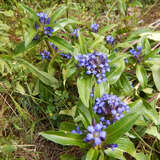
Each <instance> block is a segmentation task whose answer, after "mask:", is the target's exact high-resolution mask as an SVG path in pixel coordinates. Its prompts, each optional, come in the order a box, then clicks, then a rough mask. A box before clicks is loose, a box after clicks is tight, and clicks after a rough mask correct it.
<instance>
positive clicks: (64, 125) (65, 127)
mask: <svg viewBox="0 0 160 160" xmlns="http://www.w3.org/2000/svg"><path fill="white" fill-rule="evenodd" d="M74 129H76V126H75V123H72V122H66V121H64V122H61V123H60V126H59V130H60V131H69V132H72V130H74Z"/></svg>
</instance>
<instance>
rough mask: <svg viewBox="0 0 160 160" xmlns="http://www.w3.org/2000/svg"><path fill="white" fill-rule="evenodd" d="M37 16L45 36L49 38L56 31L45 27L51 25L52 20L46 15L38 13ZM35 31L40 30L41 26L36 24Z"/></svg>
mask: <svg viewBox="0 0 160 160" xmlns="http://www.w3.org/2000/svg"><path fill="white" fill-rule="evenodd" d="M37 16H38V17H39V22H40V23H41V24H42V25H43V30H44V34H45V35H47V36H52V33H53V32H54V29H53V28H51V27H48V26H45V25H48V24H50V18H49V17H48V15H47V14H46V13H42V12H40V13H37ZM34 27H35V29H37V30H38V29H39V28H40V26H39V24H38V23H37V22H35V25H34Z"/></svg>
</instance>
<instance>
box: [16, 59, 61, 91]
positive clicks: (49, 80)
mask: <svg viewBox="0 0 160 160" xmlns="http://www.w3.org/2000/svg"><path fill="white" fill-rule="evenodd" d="M17 60H18V61H19V62H21V63H22V64H23V65H24V66H25V67H27V68H28V70H30V71H31V72H32V73H33V74H34V75H35V76H36V77H37V78H39V79H40V80H41V81H42V82H43V83H44V84H46V85H48V86H50V87H53V88H57V87H58V80H57V79H56V78H54V77H53V76H51V75H50V74H48V73H47V72H43V71H40V70H39V69H38V68H36V67H35V66H33V65H32V64H30V63H29V62H27V61H25V60H22V59H17Z"/></svg>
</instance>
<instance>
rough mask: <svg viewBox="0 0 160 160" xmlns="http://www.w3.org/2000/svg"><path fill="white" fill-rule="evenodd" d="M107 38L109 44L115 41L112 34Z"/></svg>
mask: <svg viewBox="0 0 160 160" xmlns="http://www.w3.org/2000/svg"><path fill="white" fill-rule="evenodd" d="M105 40H106V42H107V43H108V44H112V45H113V43H114V38H113V37H112V36H111V35H108V36H106V37H105Z"/></svg>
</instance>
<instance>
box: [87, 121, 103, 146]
mask: <svg viewBox="0 0 160 160" xmlns="http://www.w3.org/2000/svg"><path fill="white" fill-rule="evenodd" d="M105 128H106V127H105V126H104V125H103V124H102V123H97V124H96V123H94V124H93V125H91V126H88V128H87V131H88V134H87V135H86V138H85V141H86V142H91V141H93V142H94V143H93V146H97V145H101V143H102V141H104V140H105V139H106V132H105V131H103V129H105Z"/></svg>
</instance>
